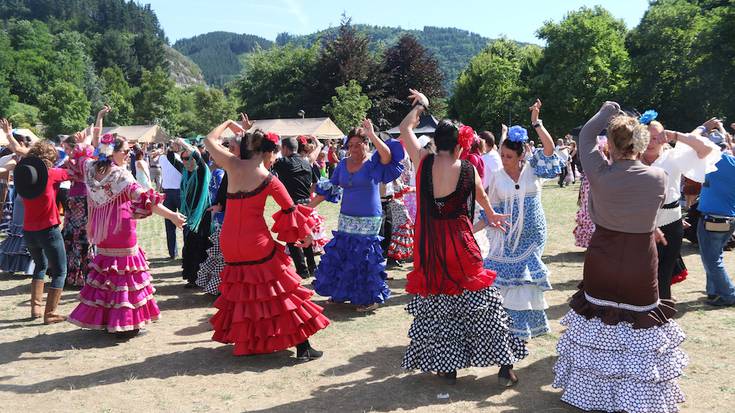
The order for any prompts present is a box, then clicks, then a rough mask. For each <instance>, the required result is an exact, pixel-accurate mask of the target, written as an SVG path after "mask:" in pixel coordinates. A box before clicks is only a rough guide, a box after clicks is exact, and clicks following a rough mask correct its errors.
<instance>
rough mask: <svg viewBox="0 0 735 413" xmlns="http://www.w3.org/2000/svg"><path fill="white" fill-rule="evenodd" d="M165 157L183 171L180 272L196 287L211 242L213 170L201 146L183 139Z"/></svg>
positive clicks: (190, 284) (176, 141)
mask: <svg viewBox="0 0 735 413" xmlns="http://www.w3.org/2000/svg"><path fill="white" fill-rule="evenodd" d="M176 152H179V153H180V155H181V161H180V160H178V159H176V156H175V153H176ZM166 159H167V160H168V161H169V162H170V163H171V165H173V166H174V168H176V170H177V171H179V172H180V173H181V208H180V210H181V213H182V214H184V215H186V227H184V249H183V250H182V251H181V258H182V260H181V267H182V271H181V275H182V277H183V278H184V279H185V280H186V281H187V284H186V288H196V287H197V285H196V279H197V273H198V272H199V267H200V266H201V264H202V263H203V262H204V261H205V260H206V259H207V249H208V248H209V247H210V246H211V244H210V242H209V235H210V234H211V232H212V228H211V227H212V214H211V213H209V211H208V209H209V207H210V206H211V205H210V201H209V181H210V179H211V173H210V171H209V166H208V165H207V164H206V163H205V162H204V159H202V155H201V154H200V153H199V150H197V148H195V147H193V146H191V145H189V144H187V143H186V142H184V140H183V139H177V140H175V141H174V142H173V144H172V145H171V150H170V151H169V152H168V153H167V154H166Z"/></svg>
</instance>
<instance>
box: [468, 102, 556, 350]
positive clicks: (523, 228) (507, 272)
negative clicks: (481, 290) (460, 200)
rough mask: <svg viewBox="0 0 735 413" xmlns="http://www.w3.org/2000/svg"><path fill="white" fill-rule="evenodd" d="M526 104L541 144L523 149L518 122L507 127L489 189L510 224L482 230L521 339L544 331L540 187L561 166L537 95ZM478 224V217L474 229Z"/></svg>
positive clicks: (545, 286) (545, 271) (488, 262)
mask: <svg viewBox="0 0 735 413" xmlns="http://www.w3.org/2000/svg"><path fill="white" fill-rule="evenodd" d="M529 110H530V111H531V124H532V125H533V127H534V129H535V130H536V131H537V132H538V135H539V138H541V142H542V144H543V150H537V151H535V152H533V154H529V153H528V151H529V149H524V148H526V140H527V139H528V133H527V132H526V130H525V129H523V128H522V127H520V126H513V127H511V128H510V130H509V131H508V138H507V139H505V140H504V141H503V143H502V144H501V145H500V147H501V149H500V155H501V160H502V162H503V168H502V169H500V170H498V171H495V172H492V173H491V174H492V176H491V177H490V179H489V180H488V182H489V187H488V195H489V197H490V203H491V204H492V206H493V208H494V209H495V210H496V211H498V212H500V213H503V214H509V215H510V222H511V227H510V230H509V231H508V232H506V233H502V232H500V231H497V230H495V229H489V230H488V231H487V236H488V240H489V242H490V251H489V252H488V255H487V257H486V258H485V268H487V269H490V270H493V271H495V272H497V274H498V277H497V279H496V280H495V285H496V286H497V287H498V289H499V290H500V293H501V294H502V295H503V306H504V307H505V309H506V310H508V313H509V314H510V316H511V317H512V318H513V327H512V331H513V333H514V334H515V335H517V336H518V337H520V338H523V339H530V338H532V337H536V336H540V335H542V334H546V333H548V332H549V321H548V320H547V318H546V312H545V311H544V310H545V309H546V308H548V304H547V303H546V299H545V298H544V291H547V290H550V289H551V284H550V283H549V270H548V268H547V267H546V265H545V264H544V263H543V262H542V261H541V256H542V255H543V252H544V245H545V244H546V217H545V216H544V210H543V206H542V204H541V187H542V185H543V182H544V179H552V178H554V177H555V176H557V175H558V174H559V173H560V171H561V168H563V167H566V166H564V165H561V164H560V162H559V158H558V156H557V155H556V153H554V140H553V139H552V137H551V135H550V134H549V132H548V131H546V128H545V127H544V125H543V123H542V122H541V120H540V119H539V118H538V115H539V111H540V110H541V101H539V100H537V101H536V102H535V103H534V105H533V106H531V107H530V108H529ZM524 151H525V152H524ZM526 156H528V161H527V162H526V161H524V158H525V157H526ZM483 226H484V222H483V221H482V220H480V221H479V223H478V225H476V230H477V229H480V228H482V227H483Z"/></svg>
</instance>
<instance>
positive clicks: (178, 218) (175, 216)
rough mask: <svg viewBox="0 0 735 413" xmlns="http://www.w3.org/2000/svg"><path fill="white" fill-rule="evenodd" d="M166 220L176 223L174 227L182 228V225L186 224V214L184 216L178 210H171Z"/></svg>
mask: <svg viewBox="0 0 735 413" xmlns="http://www.w3.org/2000/svg"><path fill="white" fill-rule="evenodd" d="M168 220H169V221H171V222H172V223H173V224H174V225H176V228H183V227H184V225H186V216H184V215H183V214H181V213H180V212H173V211H172V215H171V216H170V217H169V218H168Z"/></svg>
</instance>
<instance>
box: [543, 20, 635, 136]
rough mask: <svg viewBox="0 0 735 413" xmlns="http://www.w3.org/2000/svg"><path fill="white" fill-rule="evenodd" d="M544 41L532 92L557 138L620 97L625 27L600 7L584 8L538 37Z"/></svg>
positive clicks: (626, 71)
mask: <svg viewBox="0 0 735 413" xmlns="http://www.w3.org/2000/svg"><path fill="white" fill-rule="evenodd" d="M537 35H538V37H539V38H541V39H542V40H545V41H546V48H545V49H544V54H543V57H542V58H541V61H540V62H539V64H538V68H539V71H538V75H537V77H536V79H535V81H534V84H533V90H534V91H535V92H536V93H538V94H539V96H538V97H540V98H541V99H542V100H543V101H544V120H545V121H547V124H548V125H549V128H550V129H551V130H553V131H555V132H556V133H562V132H567V131H569V130H571V129H572V128H574V127H575V126H577V125H579V124H580V123H582V122H584V121H585V120H586V119H587V118H588V117H589V116H590V115H591V114H592V113H594V111H595V110H596V109H597V108H598V107H599V106H600V104H601V102H603V101H605V100H611V99H620V98H622V97H624V95H625V93H626V88H627V87H628V85H629V81H628V80H629V76H630V59H629V57H628V52H627V50H626V49H625V43H624V40H625V35H626V28H625V23H623V21H622V20H618V19H615V18H614V17H613V16H612V14H610V12H608V11H607V10H605V9H603V8H602V7H599V6H596V7H594V8H587V7H583V8H581V9H579V10H577V11H573V12H570V13H569V14H567V15H566V17H564V19H562V21H561V22H559V23H553V22H546V23H545V24H544V25H543V26H542V27H541V28H540V29H539V30H538V32H537Z"/></svg>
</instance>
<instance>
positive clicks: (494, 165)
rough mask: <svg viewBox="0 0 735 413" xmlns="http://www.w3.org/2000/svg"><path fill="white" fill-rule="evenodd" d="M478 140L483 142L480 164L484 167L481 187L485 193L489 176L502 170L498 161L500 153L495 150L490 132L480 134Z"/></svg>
mask: <svg viewBox="0 0 735 413" xmlns="http://www.w3.org/2000/svg"><path fill="white" fill-rule="evenodd" d="M503 126H505V125H503ZM480 139H482V140H483V141H485V149H486V150H487V152H485V153H484V154H483V155H482V157H481V158H482V162H483V164H484V165H485V174H484V176H483V177H482V187H483V188H485V190H486V191H487V189H488V188H487V187H488V185H489V184H490V175H491V174H492V173H494V172H496V171H499V170H500V169H502V168H503V162H502V161H501V160H500V153H499V152H498V150H497V147H496V142H495V135H493V133H492V132H490V131H483V132H481V133H480Z"/></svg>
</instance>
